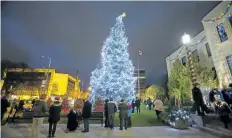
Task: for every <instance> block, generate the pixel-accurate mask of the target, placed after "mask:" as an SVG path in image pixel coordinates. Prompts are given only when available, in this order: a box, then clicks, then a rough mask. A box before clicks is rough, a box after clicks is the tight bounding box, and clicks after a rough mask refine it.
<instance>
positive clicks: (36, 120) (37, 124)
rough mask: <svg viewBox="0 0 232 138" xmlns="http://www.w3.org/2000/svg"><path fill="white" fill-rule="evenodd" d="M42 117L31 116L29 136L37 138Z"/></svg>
mask: <svg viewBox="0 0 232 138" xmlns="http://www.w3.org/2000/svg"><path fill="white" fill-rule="evenodd" d="M43 120H44V118H43V117H40V118H33V123H32V130H31V138H39V134H40V128H41V124H42V123H43Z"/></svg>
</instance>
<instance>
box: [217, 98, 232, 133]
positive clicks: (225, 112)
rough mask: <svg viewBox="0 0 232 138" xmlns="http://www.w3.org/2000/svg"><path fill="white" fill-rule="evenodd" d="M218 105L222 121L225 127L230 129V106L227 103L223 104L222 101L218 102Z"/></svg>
mask: <svg viewBox="0 0 232 138" xmlns="http://www.w3.org/2000/svg"><path fill="white" fill-rule="evenodd" d="M216 105H217V106H218V113H219V116H220V119H221V121H222V122H223V123H224V127H225V128H226V129H228V124H229V122H230V117H229V114H231V113H232V111H231V110H230V107H229V106H228V104H227V103H226V102H222V101H221V100H218V101H217V104H216Z"/></svg>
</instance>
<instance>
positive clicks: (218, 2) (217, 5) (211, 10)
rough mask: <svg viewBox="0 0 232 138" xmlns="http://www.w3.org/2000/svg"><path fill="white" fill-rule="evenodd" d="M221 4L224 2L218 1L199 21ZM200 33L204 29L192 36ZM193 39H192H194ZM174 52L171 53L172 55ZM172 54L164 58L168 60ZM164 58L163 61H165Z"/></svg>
mask: <svg viewBox="0 0 232 138" xmlns="http://www.w3.org/2000/svg"><path fill="white" fill-rule="evenodd" d="M222 2H224V1H219V2H218V3H217V4H216V5H215V6H214V7H212V8H211V9H210V10H209V11H208V12H207V13H206V14H204V16H203V17H202V18H201V20H202V19H203V18H204V17H205V16H206V15H208V14H209V13H210V12H211V11H212V10H213V9H215V8H216V7H217V6H218V5H219V4H221V3H222ZM202 31H204V28H203V29H202V30H201V31H199V32H198V33H197V34H195V35H194V37H196V36H197V35H198V34H200V33H201V32H202ZM194 37H193V38H194ZM182 46H183V45H182ZM182 46H180V47H179V48H178V49H180V48H181V47H182ZM178 49H176V50H174V52H176V51H177V50H178ZM174 52H172V53H174ZM172 53H171V54H169V55H168V56H167V57H166V58H168V57H170V56H171V55H172ZM166 58H165V59H166Z"/></svg>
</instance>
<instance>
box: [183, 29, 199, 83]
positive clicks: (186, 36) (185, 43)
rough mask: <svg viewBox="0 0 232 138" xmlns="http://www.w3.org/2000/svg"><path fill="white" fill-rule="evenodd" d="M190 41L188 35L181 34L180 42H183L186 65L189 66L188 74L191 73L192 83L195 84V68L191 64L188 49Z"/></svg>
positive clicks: (191, 60)
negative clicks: (186, 59)
mask: <svg viewBox="0 0 232 138" xmlns="http://www.w3.org/2000/svg"><path fill="white" fill-rule="evenodd" d="M190 42H191V38H190V36H189V35H188V34H186V33H185V34H184V35H183V36H182V43H183V45H184V48H185V50H186V52H187V58H188V65H189V68H190V74H191V79H192V84H196V83H197V76H196V73H195V68H194V65H193V59H192V56H191V51H190V50H189V49H188V44H189V43H190Z"/></svg>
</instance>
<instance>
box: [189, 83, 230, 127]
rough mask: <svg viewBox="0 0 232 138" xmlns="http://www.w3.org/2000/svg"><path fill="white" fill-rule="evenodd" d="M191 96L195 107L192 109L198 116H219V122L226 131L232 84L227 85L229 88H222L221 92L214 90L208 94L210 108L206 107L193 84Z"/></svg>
mask: <svg viewBox="0 0 232 138" xmlns="http://www.w3.org/2000/svg"><path fill="white" fill-rule="evenodd" d="M192 95H193V96H192V97H193V101H194V105H195V106H194V109H195V110H196V111H197V113H198V115H201V116H204V115H205V114H206V113H209V112H214V113H216V114H219V117H220V119H221V121H222V122H223V123H224V127H225V128H227V129H228V123H229V122H230V115H232V111H231V110H232V84H230V85H229V88H226V87H225V86H224V88H223V89H222V90H221V91H219V90H218V89H216V88H215V89H212V91H210V92H209V101H210V107H207V106H206V104H205V101H204V100H203V95H202V93H201V90H200V85H199V84H198V83H197V84H194V87H193V89H192ZM210 109H212V110H210ZM195 110H194V111H195Z"/></svg>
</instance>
